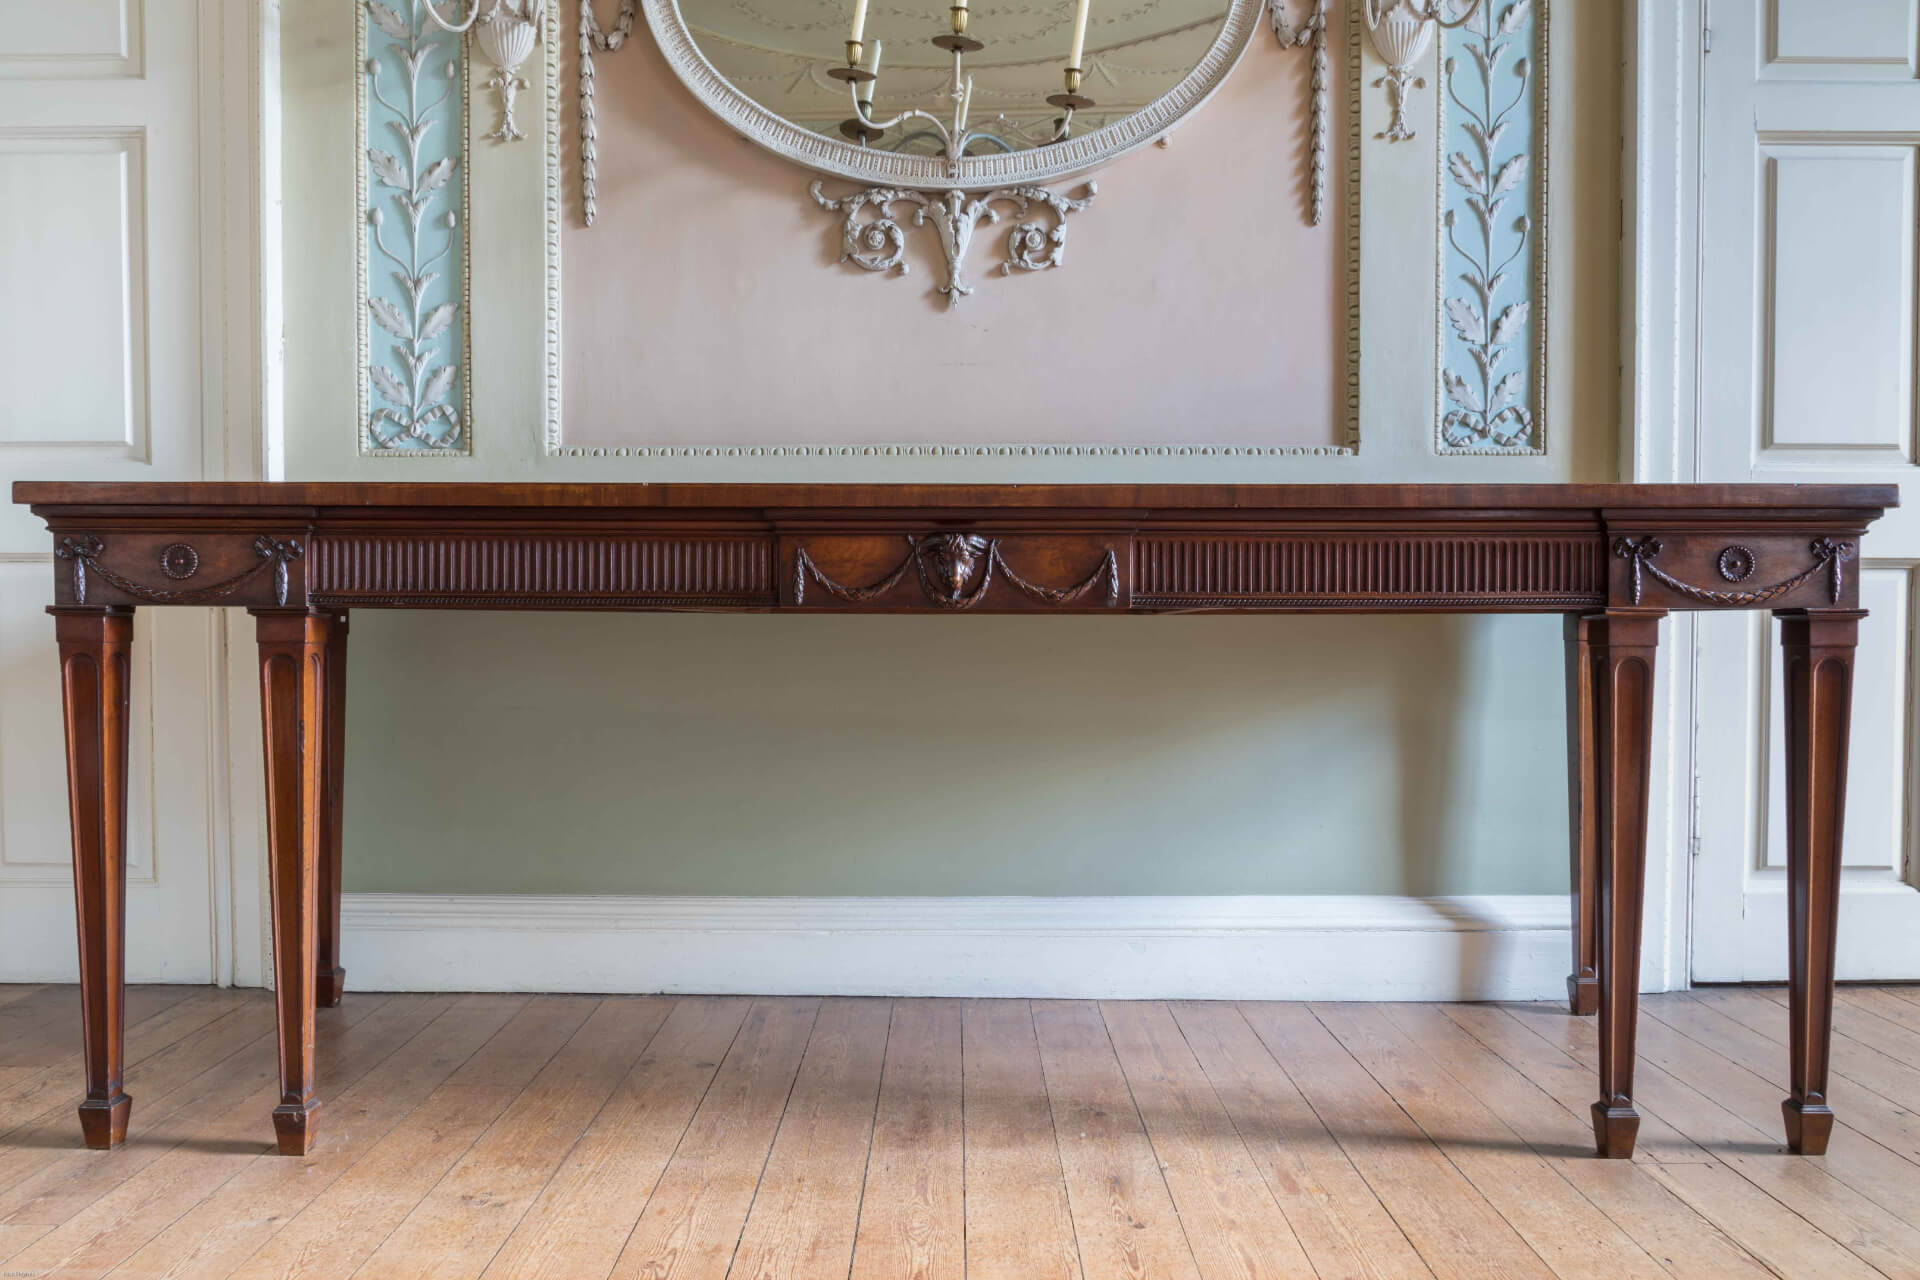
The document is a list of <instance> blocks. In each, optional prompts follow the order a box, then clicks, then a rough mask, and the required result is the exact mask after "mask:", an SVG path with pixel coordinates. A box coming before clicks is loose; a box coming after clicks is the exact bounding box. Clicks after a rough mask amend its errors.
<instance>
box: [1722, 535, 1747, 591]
mask: <svg viewBox="0 0 1920 1280" xmlns="http://www.w3.org/2000/svg"><path fill="white" fill-rule="evenodd" d="M1720 576H1721V577H1723V578H1725V579H1726V580H1727V581H1728V582H1745V581H1746V580H1747V579H1748V578H1750V577H1752V576H1753V552H1752V551H1751V550H1749V549H1748V548H1746V547H1743V546H1741V545H1739V544H1738V543H1735V544H1734V545H1733V546H1731V547H1728V548H1727V549H1726V550H1725V551H1722V552H1721V553H1720Z"/></svg>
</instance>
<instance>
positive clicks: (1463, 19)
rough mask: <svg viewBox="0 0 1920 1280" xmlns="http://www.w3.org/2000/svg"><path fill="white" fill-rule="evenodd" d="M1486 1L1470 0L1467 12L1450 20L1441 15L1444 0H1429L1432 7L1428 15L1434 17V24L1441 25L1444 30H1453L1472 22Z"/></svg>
mask: <svg viewBox="0 0 1920 1280" xmlns="http://www.w3.org/2000/svg"><path fill="white" fill-rule="evenodd" d="M1485 3H1487V0H1468V4H1467V8H1466V12H1465V13H1462V14H1461V15H1460V16H1459V17H1457V18H1455V19H1454V20H1453V21H1452V22H1448V21H1447V20H1446V19H1445V18H1443V17H1441V16H1440V14H1441V12H1442V10H1441V7H1440V6H1441V4H1442V0H1428V4H1430V5H1431V6H1432V8H1431V11H1430V12H1429V13H1428V14H1427V16H1428V17H1429V18H1431V19H1432V21H1433V25H1434V26H1436V27H1439V28H1440V29H1441V30H1442V31H1453V30H1457V29H1458V28H1460V27H1464V26H1466V25H1467V24H1468V23H1469V22H1472V21H1473V17H1474V15H1475V14H1477V13H1479V12H1480V6H1481V5H1483V4H1485Z"/></svg>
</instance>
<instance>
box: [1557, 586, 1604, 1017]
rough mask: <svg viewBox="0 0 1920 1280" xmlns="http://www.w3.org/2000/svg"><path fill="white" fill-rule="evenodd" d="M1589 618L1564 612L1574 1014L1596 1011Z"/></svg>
mask: <svg viewBox="0 0 1920 1280" xmlns="http://www.w3.org/2000/svg"><path fill="white" fill-rule="evenodd" d="M1592 626H1593V623H1592V621H1591V620H1590V619H1589V618H1588V617H1587V616H1586V615H1585V614H1577V613H1570V614H1568V615H1567V616H1566V627H1565V631H1566V648H1567V825H1568V828H1569V835H1568V847H1569V857H1568V868H1567V885H1568V888H1569V890H1570V894H1571V897H1572V899H1573V901H1572V904H1571V905H1572V919H1573V928H1572V930H1571V932H1572V935H1573V972H1572V973H1570V974H1568V975H1567V1008H1568V1009H1569V1011H1571V1012H1572V1013H1573V1014H1574V1016H1576V1017H1587V1016H1590V1015H1592V1014H1595V1013H1598V1012H1599V1011H1600V920H1599V911H1600V847H1599V835H1600V832H1599V824H1598V821H1597V815H1596V814H1595V813H1594V794H1595V783H1594V776H1593V771H1594V759H1595V757H1594V737H1593V649H1592V646H1591V643H1590V631H1591V628H1592Z"/></svg>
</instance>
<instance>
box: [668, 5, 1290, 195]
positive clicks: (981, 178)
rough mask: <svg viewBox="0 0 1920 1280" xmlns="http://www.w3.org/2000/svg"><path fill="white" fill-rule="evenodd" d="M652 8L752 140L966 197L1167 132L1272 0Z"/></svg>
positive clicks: (851, 173)
mask: <svg viewBox="0 0 1920 1280" xmlns="http://www.w3.org/2000/svg"><path fill="white" fill-rule="evenodd" d="M645 8H646V15H647V21H648V23H649V25H650V26H651V27H652V28H653V32H654V35H655V37H656V38H657V39H658V41H659V43H660V47H661V49H662V50H663V51H664V52H665V54H666V57H667V61H668V63H669V64H670V65H671V66H672V67H673V69H674V71H675V72H676V73H677V74H678V75H679V77H680V79H681V80H682V81H683V82H685V84H686V85H687V87H688V88H689V89H691V90H692V91H693V93H694V94H695V96H697V97H698V98H700V100H701V101H703V102H704V103H706V105H707V106H708V107H710V108H712V109H713V110H714V111H715V112H716V113H717V114H718V115H719V116H720V117H721V118H722V119H724V120H726V121H727V122H728V123H729V124H731V125H733V127H734V128H736V129H738V130H739V131H740V132H741V133H743V134H745V135H746V136H747V137H748V138H750V139H752V140H753V141H755V142H757V143H759V144H761V145H762V146H764V147H767V148H768V149H770V150H772V151H774V152H776V153H777V154H779V155H782V156H785V157H786V158H788V159H790V160H793V161H795V162H797V163H799V164H802V165H805V166H807V167H808V168H811V169H815V170H818V171H820V172H822V173H828V174H832V175H834V176H837V177H842V178H847V179H851V180H853V181H857V182H862V183H872V184H885V185H891V186H901V187H942V188H945V187H957V188H961V189H967V190H971V189H978V188H984V187H1000V186H1007V185H1009V184H1018V183H1026V182H1044V181H1050V180H1053V179H1058V178H1065V177H1070V176H1072V175H1074V174H1078V173H1082V172H1085V171H1086V170H1088V169H1092V168H1094V167H1096V166H1098V165H1101V164H1104V163H1105V162H1107V161H1108V160H1111V159H1113V158H1114V157H1115V156H1118V155H1120V154H1122V153H1124V152H1126V151H1129V150H1132V149H1133V148H1135V147H1138V146H1141V145H1143V144H1145V143H1148V142H1151V141H1153V140H1154V139H1155V138H1157V137H1159V136H1161V135H1162V134H1164V133H1166V132H1167V130H1168V129H1170V128H1171V127H1172V126H1173V125H1175V124H1177V123H1178V122H1179V121H1180V120H1181V118H1182V117H1184V116H1185V115H1187V114H1188V113H1189V112H1191V111H1193V110H1194V109H1195V108H1196V107H1198V106H1199V105H1200V103H1201V102H1203V101H1205V99H1206V98H1207V96H1208V95H1209V94H1211V93H1212V92H1213V90H1214V89H1216V88H1217V87H1218V86H1219V85H1220V83H1221V82H1222V81H1223V80H1224V79H1225V78H1226V75H1227V73H1228V72H1229V71H1230V70H1232V68H1233V65H1234V63H1235V62H1236V61H1238V59H1239V57H1240V55H1241V53H1243V52H1244V51H1245V49H1246V47H1247V43H1248V40H1249V39H1250V37H1251V36H1252V33H1253V29H1254V26H1255V24H1256V22H1257V20H1258V17H1259V14H1260V9H1261V0H1031V2H1022V3H1009V2H1008V0H963V2H962V3H959V4H956V5H954V7H952V8H949V7H948V4H947V3H946V2H945V0H646V2H645ZM856 36H857V37H858V38H857V39H856V38H855V37H856ZM1076 41H1082V42H1083V43H1082V44H1081V45H1080V46H1078V47H1080V48H1081V49H1082V50H1083V51H1082V52H1081V53H1080V54H1079V55H1078V58H1077V61H1078V63H1079V67H1078V70H1077V74H1070V68H1073V67H1074V61H1073V59H1074V58H1075V48H1076V44H1075V42H1076ZM856 59H857V60H856Z"/></svg>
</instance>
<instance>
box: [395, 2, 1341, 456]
mask: <svg viewBox="0 0 1920 1280" xmlns="http://www.w3.org/2000/svg"><path fill="white" fill-rule="evenodd" d="M591 2H592V0H575V4H574V5H573V6H571V7H572V8H573V10H574V13H575V17H576V18H577V17H578V16H579V9H578V5H579V4H586V3H591ZM1268 2H1269V0H1233V8H1232V10H1231V11H1230V13H1229V16H1228V21H1227V24H1226V27H1225V28H1223V30H1222V32H1221V35H1220V38H1219V39H1218V40H1216V41H1215V43H1214V46H1213V48H1212V49H1210V50H1209V51H1208V53H1207V56H1206V58H1204V59H1203V60H1202V61H1201V64H1200V66H1199V67H1197V68H1196V69H1195V70H1194V72H1193V73H1192V74H1191V75H1189V76H1188V77H1187V79H1186V80H1183V81H1182V82H1181V84H1180V85H1178V86H1176V87H1175V89H1174V90H1173V92H1172V93H1169V94H1168V95H1167V96H1166V97H1165V98H1163V99H1161V101H1160V103H1158V104H1156V106H1155V108H1153V109H1150V110H1149V111H1146V112H1142V113H1140V114H1139V115H1136V116H1134V117H1131V118H1130V119H1129V120H1123V121H1119V122H1117V123H1116V124H1112V125H1108V126H1105V127H1104V128H1102V129H1099V130H1095V131H1094V132H1093V133H1090V134H1087V135H1084V136H1083V137H1082V138H1080V139H1076V140H1075V141H1073V142H1067V143H1061V144H1058V145H1056V146H1052V147H1047V148H1041V149H1036V150H1034V151H1028V152H1021V153H1016V155H1015V156H998V157H970V158H969V160H968V162H967V163H968V166H969V167H968V168H967V169H966V170H965V171H963V173H962V174H961V175H960V177H959V178H958V179H957V180H956V179H950V178H948V177H947V176H946V162H945V161H944V160H941V159H938V158H937V157H910V156H893V157H890V160H891V161H892V162H893V163H890V164H878V165H875V166H873V167H872V168H870V169H868V168H860V167H858V166H855V167H850V168H838V167H833V166H831V165H826V164H816V163H815V162H814V161H813V160H812V159H809V158H806V156H805V155H802V154H795V153H793V152H799V151H802V150H804V151H805V152H807V153H808V154H812V153H813V152H815V151H818V152H822V153H826V152H827V149H828V148H838V149H840V150H843V151H846V152H850V153H852V154H853V155H854V156H856V157H858V156H860V155H862V154H864V155H866V156H868V157H869V158H873V155H874V153H871V152H866V153H863V152H861V151H860V149H859V148H856V147H853V146H851V145H850V144H847V143H844V142H838V141H835V140H832V139H828V138H825V137H821V136H819V135H816V134H811V133H809V132H807V131H806V130H803V129H801V128H799V127H798V126H797V125H792V124H788V123H787V122H786V121H784V120H780V119H779V118H778V117H775V116H773V115H772V113H771V112H768V111H767V110H766V109H765V108H763V107H761V106H759V105H758V104H757V103H755V102H753V101H752V100H751V99H749V98H747V97H746V96H745V95H744V94H741V93H740V92H739V91H738V90H737V89H734V88H733V87H732V86H731V85H729V84H727V82H726V81H725V79H724V78H722V77H721V76H720V74H719V73H718V72H717V71H715V70H714V68H713V66H712V64H711V63H709V62H707V60H706V59H705V57H703V56H702V55H701V53H700V52H699V50H698V49H697V48H696V47H695V46H694V44H693V40H692V38H691V36H690V35H688V33H687V29H686V26H685V24H684V23H683V22H681V21H680V19H679V10H678V6H677V4H676V3H675V0H641V7H642V12H644V13H645V15H646V19H647V23H648V26H649V27H650V29H651V30H652V31H653V32H654V35H655V38H656V39H657V40H658V41H659V43H660V47H661V51H662V53H663V54H664V56H665V57H666V60H667V62H668V65H670V66H671V67H672V68H673V70H674V72H675V74H676V75H677V76H678V77H679V78H680V80H681V81H682V83H684V84H686V86H687V88H688V89H689V91H691V92H692V93H693V94H694V96H695V97H697V98H699V99H700V100H701V101H702V102H703V103H705V104H707V105H708V106H709V107H710V108H711V109H712V110H714V111H715V112H716V114H719V115H720V116H721V117H722V118H723V119H725V120H727V121H728V122H729V123H730V124H733V126H734V127H735V128H736V129H737V130H738V131H739V132H741V133H743V134H744V135H746V136H747V137H748V138H750V139H752V140H753V141H754V142H756V143H758V144H760V145H761V146H764V147H766V148H767V149H768V150H771V151H773V152H774V153H775V154H776V155H781V156H784V157H785V158H787V159H789V160H792V161H794V162H795V163H796V164H799V165H802V166H803V167H806V168H812V169H816V170H818V171H819V172H823V173H827V174H830V175H832V176H835V177H841V178H845V179H847V180H849V181H854V182H862V183H880V182H885V183H890V184H894V185H899V186H910V187H911V186H919V187H924V188H926V189H929V190H951V189H955V188H958V189H961V190H980V189H982V188H986V187H993V186H999V185H1003V184H1008V183H1036V182H1046V181H1054V180H1059V179H1063V178H1068V177H1072V176H1074V175H1076V174H1082V173H1085V172H1087V171H1088V170H1089V169H1091V168H1093V167H1095V166H1097V165H1100V164H1104V163H1106V162H1107V161H1109V160H1112V159H1114V158H1117V157H1118V156H1120V155H1123V154H1126V153H1127V152H1130V151H1133V150H1136V149H1137V148H1139V147H1142V146H1145V145H1146V144H1148V143H1150V142H1153V141H1155V140H1156V139H1158V138H1160V137H1163V136H1165V134H1166V133H1167V132H1168V130H1169V129H1170V128H1172V126H1173V125H1174V124H1175V123H1177V122H1178V121H1179V120H1180V119H1181V118H1183V117H1184V116H1186V115H1187V114H1189V113H1191V112H1192V111H1193V110H1194V109H1195V108H1197V107H1198V106H1199V105H1200V104H1201V102H1203V101H1205V99H1206V98H1207V97H1208V96H1209V95H1210V94H1212V92H1213V91H1214V90H1215V89H1216V88H1218V87H1219V85H1220V84H1221V83H1222V82H1224V81H1225V79H1226V77H1227V74H1228V73H1229V72H1230V71H1232V70H1233V68H1234V67H1235V65H1236V64H1237V63H1238V61H1239V59H1240V56H1241V55H1242V54H1243V53H1245V52H1246V50H1247V47H1248V46H1249V45H1250V44H1252V43H1254V38H1255V36H1256V35H1257V33H1258V29H1259V28H1260V27H1261V26H1262V18H1263V17H1264V16H1265V13H1266V5H1267V3H1268ZM1281 2H1282V3H1293V4H1298V3H1300V2H1301V0H1281ZM1330 7H1332V8H1337V9H1338V10H1339V11H1340V13H1341V16H1342V19H1343V32H1344V40H1345V44H1346V49H1345V55H1346V92H1345V95H1344V96H1345V100H1346V101H1345V105H1346V112H1347V129H1346V147H1345V164H1346V172H1345V174H1344V175H1343V178H1344V184H1345V195H1346V218H1345V224H1346V225H1345V227H1344V228H1343V230H1342V239H1343V242H1344V250H1345V252H1344V258H1345V271H1344V274H1345V283H1344V289H1345V297H1344V301H1345V307H1344V311H1345V328H1346V332H1345V335H1344V341H1343V343H1342V347H1343V349H1344V351H1345V353H1346V381H1345V387H1344V394H1343V421H1342V422H1341V430H1340V439H1341V443H1339V444H1337V445H1270V446H1262V445H1207V444H1180V445H1155V444H858V445H836V444H801V445H726V444H714V445H632V446H623V447H615V448H607V447H595V448H586V447H582V446H579V445H569V444H568V443H566V436H565V430H564V423H563V419H562V409H561V381H562V375H561V367H560V231H561V219H562V218H563V217H564V216H565V214H564V202H563V200H562V197H561V194H560V181H561V167H562V159H561V140H560V127H561V126H560V105H559V70H560V68H559V56H558V48H559V40H558V39H557V38H556V35H557V33H556V32H555V30H554V22H555V15H556V14H557V13H558V11H559V10H560V9H561V8H562V5H560V4H549V5H548V7H547V15H548V17H547V21H548V29H547V32H546V33H545V37H546V38H545V41H544V43H545V45H546V80H547V83H546V155H547V240H548V248H547V287H546V294H547V351H548V359H547V413H546V429H545V441H544V445H545V449H544V451H545V453H546V456H547V457H549V458H712V459H728V458H739V459H760V458H980V459H993V458H1317V457H1351V456H1353V455H1355V454H1357V453H1358V452H1359V451H1360V104H1361V84H1360V71H1361V66H1360V50H1361V43H1362V37H1361V23H1360V20H1359V16H1358V13H1357V12H1356V6H1355V5H1354V4H1353V3H1352V0H1331V4H1330ZM666 15H671V17H670V19H669V18H668V17H667V16H666ZM1277 51H1278V50H1265V51H1264V52H1269V53H1272V52H1277ZM690 77H693V78H690ZM703 86H705V87H703ZM1183 91H1186V93H1187V94H1188V95H1189V96H1187V97H1185V98H1181V96H1180V95H1181V94H1182V92H1183ZM709 93H711V94H713V95H715V96H713V97H710V96H709ZM1176 101H1178V102H1179V105H1178V106H1177V107H1172V106H1169V105H1168V104H1172V103H1175V102H1176ZM723 103H724V104H725V105H723ZM1163 107H1165V108H1166V111H1165V112H1164V113H1160V108H1163ZM736 112H737V113H739V115H740V116H741V117H747V118H757V119H758V121H759V122H761V123H762V124H763V125H765V126H766V127H767V129H768V132H767V134H766V135H765V136H762V135H760V134H756V133H755V132H753V131H752V130H751V129H748V128H746V127H744V125H743V124H742V123H741V121H740V120H739V119H736V117H735V114H734V113H736ZM1150 117H1151V122H1150ZM1114 131H1121V135H1122V136H1121V137H1119V138H1117V139H1114V140H1113V141H1112V143H1111V144H1109V143H1102V144H1101V145H1102V146H1107V145H1111V146H1112V149H1111V150H1109V151H1106V152H1104V153H1102V154H1098V155H1096V156H1094V157H1093V158H1086V156H1087V152H1086V151H1085V148H1086V147H1087V145H1088V144H1089V143H1090V142H1091V141H1092V140H1096V139H1099V138H1101V137H1102V135H1107V134H1110V133H1113V132H1114ZM809 139H811V140H812V141H811V143H809V141H808V140H809ZM1289 141H1292V140H1289ZM776 143H778V144H779V145H776ZM1307 144H1308V146H1309V147H1311V145H1312V139H1311V138H1308V139H1307ZM789 147H791V148H792V149H793V152H790V151H789V150H788V149H787V148H789ZM1021 156H1024V157H1027V159H1026V161H1025V166H1026V167H1015V166H1014V165H1013V164H1011V163H1009V162H1010V161H1013V160H1016V159H1018V158H1019V157H1021ZM916 162H917V163H916ZM922 170H924V173H922V172H921V171H922ZM363 310H364V308H363Z"/></svg>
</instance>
